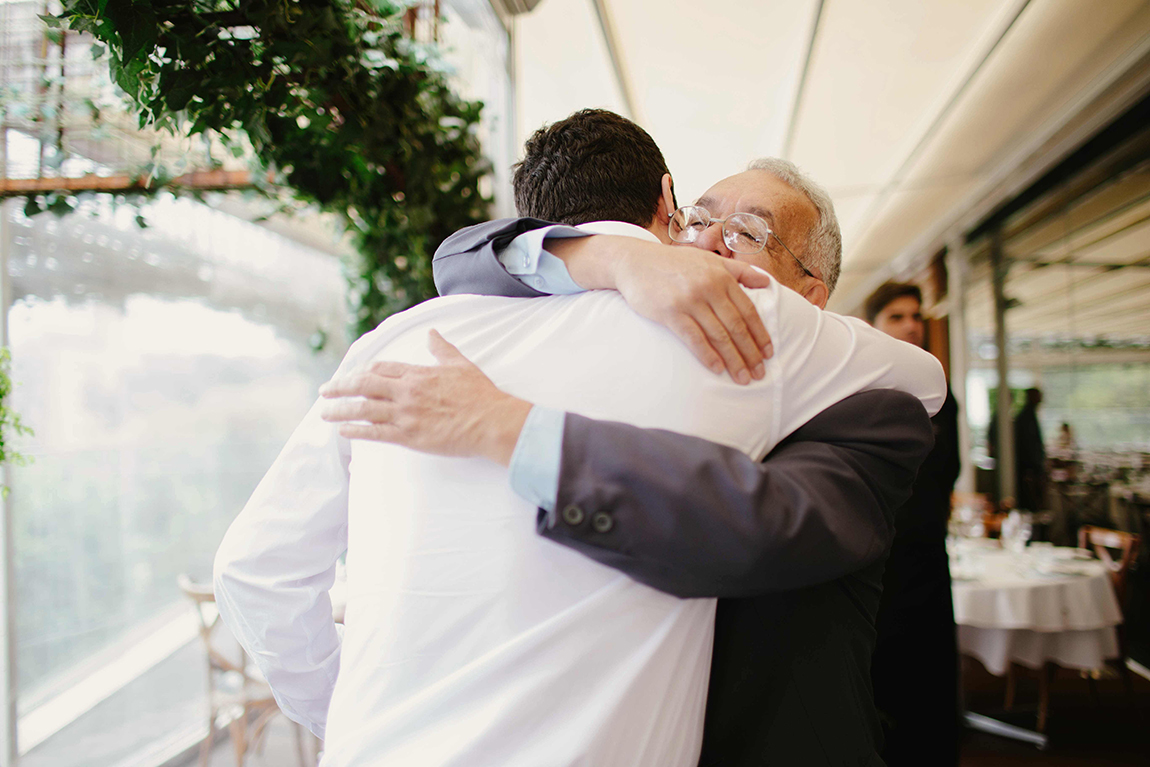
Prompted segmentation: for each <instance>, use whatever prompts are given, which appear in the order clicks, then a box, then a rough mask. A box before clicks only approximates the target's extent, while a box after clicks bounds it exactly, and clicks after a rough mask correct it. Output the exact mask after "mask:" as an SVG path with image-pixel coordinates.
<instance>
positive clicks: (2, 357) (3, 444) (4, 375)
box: [0, 346, 32, 496]
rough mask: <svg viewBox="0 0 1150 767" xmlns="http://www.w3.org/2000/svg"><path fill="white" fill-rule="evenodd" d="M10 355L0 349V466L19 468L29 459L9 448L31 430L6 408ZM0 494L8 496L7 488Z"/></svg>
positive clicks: (10, 366) (4, 349) (10, 387)
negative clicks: (11, 464)
mask: <svg viewBox="0 0 1150 767" xmlns="http://www.w3.org/2000/svg"><path fill="white" fill-rule="evenodd" d="M11 370H12V354H11V352H9V350H8V347H6V346H5V347H0V464H4V463H13V464H17V465H20V466H23V465H24V464H27V463H28V462H29V461H30V460H31V459H30V458H28V456H25V455H23V454H21V453H18V452H17V451H16V450H15V449H13V448H12V446H11V444H10V443H11V440H12V438H13V437H15V436H18V435H21V434H29V435H30V434H32V430H31V429H29V428H28V427H27V426H25V425H24V424H23V423H21V422H20V416H19V415H17V414H16V413H15V412H13V411H12V410H11V409H10V408H9V407H8V395H9V394H11V393H12V378H11V376H10V373H11ZM0 493H2V494H3V495H4V496H7V495H8V488H7V486H0Z"/></svg>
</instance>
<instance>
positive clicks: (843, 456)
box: [539, 390, 933, 597]
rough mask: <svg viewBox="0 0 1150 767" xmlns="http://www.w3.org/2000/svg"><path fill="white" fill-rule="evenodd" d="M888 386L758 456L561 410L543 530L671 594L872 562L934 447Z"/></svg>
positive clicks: (902, 397)
mask: <svg viewBox="0 0 1150 767" xmlns="http://www.w3.org/2000/svg"><path fill="white" fill-rule="evenodd" d="M932 444H933V434H932V430H931V424H930V419H929V418H928V416H927V413H926V410H925V409H924V408H923V406H922V404H921V403H920V402H919V401H918V400H917V399H916V398H914V397H912V396H910V395H908V394H905V393H902V392H897V391H891V390H877V391H868V392H863V393H861V394H856V395H854V396H853V397H849V398H847V399H846V400H843V401H842V402H840V403H838V404H836V405H834V406H832V407H830V408H828V409H827V410H825V411H823V412H822V413H820V414H819V415H818V416H816V417H815V418H813V419H812V420H811V421H809V422H808V423H807V424H806V425H804V426H803V427H801V428H800V429H799V430H797V431H796V432H794V433H793V434H792V435H791V436H790V437H789V438H788V439H787V440H786V441H784V442H783V443H782V444H780V445H779V446H778V447H777V448H776V449H775V450H774V451H773V452H772V453H771V455H769V456H768V457H767V459H766V461H764V462H763V463H761V464H760V463H756V462H755V461H753V460H751V459H750V458H748V457H747V456H746V455H745V454H743V453H741V452H739V451H738V450H735V449H732V448H728V447H725V446H722V445H717V444H714V443H712V442H708V441H706V440H702V439H697V438H694V437H688V436H684V435H681V434H675V433H672V432H667V431H661V430H657V429H640V428H637V427H633V426H629V425H626V424H620V423H613V422H606V421H594V420H591V419H587V418H583V417H580V416H576V415H571V414H568V416H567V420H566V424H565V429H564V437H563V458H562V465H561V469H560V481H559V494H558V505H557V508H556V512H557V513H555V514H547V513H546V512H543V511H540V513H539V532H540V533H541V534H542V535H544V536H546V537H547V538H550V539H551V540H553V541H555V542H557V543H560V544H563V545H565V546H569V547H571V548H573V549H576V550H578V551H579V552H581V553H583V554H584V555H586V556H588V557H590V558H592V559H594V560H596V561H598V562H601V563H602V564H605V565H608V566H610V567H613V568H615V569H618V570H621V571H623V572H625V573H627V574H628V575H630V576H631V577H633V578H635V579H636V580H638V581H641V582H643V583H646V584H648V585H650V586H653V587H655V588H657V589H660V590H662V591H666V592H668V593H671V594H674V595H676V596H681V597H737V596H748V595H753V594H759V593H764V592H769V591H777V590H784V589H794V588H801V587H804V586H809V585H813V584H816V583H823V582H826V581H830V580H834V579H836V578H839V577H842V576H843V575H846V574H848V573H851V572H854V571H856V570H858V569H860V568H862V567H865V566H867V565H869V564H872V563H874V562H876V561H878V560H879V559H880V558H881V557H883V556H885V553H886V551H887V549H888V547H889V545H890V541H891V538H892V537H893V534H894V530H893V518H894V511H895V510H896V509H897V508H898V507H899V506H900V505H901V504H902V503H904V502H905V501H906V500H907V499H908V498H909V497H910V494H911V488H912V484H913V482H914V478H915V474H916V472H917V471H918V467H919V465H920V464H921V463H922V461H923V459H924V458H925V457H926V455H927V453H928V452H929V451H930V448H931V445H932Z"/></svg>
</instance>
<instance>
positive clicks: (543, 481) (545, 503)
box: [509, 405, 567, 512]
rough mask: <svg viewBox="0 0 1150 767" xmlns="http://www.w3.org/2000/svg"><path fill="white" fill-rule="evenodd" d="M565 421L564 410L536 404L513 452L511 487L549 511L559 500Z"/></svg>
mask: <svg viewBox="0 0 1150 767" xmlns="http://www.w3.org/2000/svg"><path fill="white" fill-rule="evenodd" d="M566 420H567V414H566V413H565V412H563V411H562V410H552V409H550V408H545V407H540V406H538V405H535V406H533V407H532V408H531V412H529V413H528V414H527V420H525V421H524V422H523V430H522V431H520V432H519V440H518V441H517V442H516V443H515V451H514V452H513V453H512V454H511V464H510V477H509V478H510V480H511V489H512V490H514V491H515V492H516V493H517V494H518V495H519V496H520V497H521V498H523V499H524V500H526V501H530V502H531V503H533V504H535V505H536V506H538V507H539V508H541V509H544V510H546V511H547V512H554V511H555V504H556V503H557V502H558V501H557V499H558V497H559V463H560V459H561V458H562V455H563V425H564V423H565V422H566Z"/></svg>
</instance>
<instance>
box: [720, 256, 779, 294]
mask: <svg viewBox="0 0 1150 767" xmlns="http://www.w3.org/2000/svg"><path fill="white" fill-rule="evenodd" d="M720 263H721V264H722V265H723V266H724V267H725V268H726V269H727V271H728V272H730V273H731V276H733V277H734V278H735V279H736V280H738V281H739V282H740V283H741V284H742V285H744V286H746V287H748V288H769V287H770V286H771V275H769V274H767V273H766V272H764V271H762V270H760V269H756V268H755V267H753V266H751V265H750V264H748V263H745V262H743V261H735V260H734V259H731V258H724V259H723V260H722V261H721V262H720Z"/></svg>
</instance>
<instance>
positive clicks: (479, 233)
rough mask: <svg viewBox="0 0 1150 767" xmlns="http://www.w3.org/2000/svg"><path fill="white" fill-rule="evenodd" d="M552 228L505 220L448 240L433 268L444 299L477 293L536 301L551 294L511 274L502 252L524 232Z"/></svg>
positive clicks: (544, 223)
mask: <svg viewBox="0 0 1150 767" xmlns="http://www.w3.org/2000/svg"><path fill="white" fill-rule="evenodd" d="M546 226H552V224H551V223H550V222H548V221H541V220H540V219H537V218H501V219H497V220H495V221H488V222H486V223H483V224H476V225H475V226H469V227H467V228H466V229H461V230H459V231H458V232H456V233H455V234H453V235H451V236H450V237H448V238H447V239H446V240H444V241H443V243H442V244H441V245H440V246H439V247H438V248H437V249H436V251H435V255H434V257H433V258H432V262H431V267H432V272H433V274H434V277H435V288H436V290H438V291H439V295H441V296H451V295H458V294H463V293H474V294H479V295H487V296H508V297H512V298H534V297H536V296H542V295H547V294H546V293H541V292H540V291H538V290H535V289H533V288H530V287H528V286H526V285H524V284H523V283H522V282H520V281H519V280H517V279H516V278H515V277H513V276H512V275H510V274H508V273H507V270H506V269H505V268H504V267H503V265H502V264H501V263H500V262H499V253H500V252H501V251H502V250H503V249H505V248H506V247H507V246H508V245H509V244H510V243H511V241H512V240H514V239H515V238H516V237H518V236H519V235H521V234H523V233H524V232H529V231H532V230H534V229H541V228H543V227H546Z"/></svg>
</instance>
